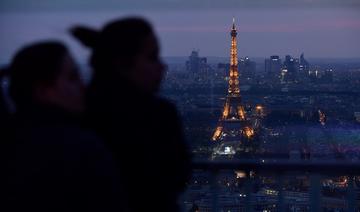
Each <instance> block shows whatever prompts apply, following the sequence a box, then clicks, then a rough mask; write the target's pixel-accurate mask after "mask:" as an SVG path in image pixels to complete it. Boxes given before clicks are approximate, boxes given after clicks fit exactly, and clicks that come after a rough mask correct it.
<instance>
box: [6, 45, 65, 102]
mask: <svg viewBox="0 0 360 212" xmlns="http://www.w3.org/2000/svg"><path fill="white" fill-rule="evenodd" d="M67 53H68V50H67V48H66V47H65V46H64V45H63V44H62V43H61V42H57V41H47V42H39V43H35V44H31V45H29V46H26V47H24V48H22V49H21V50H20V51H18V52H17V53H16V55H15V57H14V59H13V60H12V62H11V64H10V67H9V75H10V87H9V93H10V96H11V97H12V99H13V100H14V102H15V104H16V106H17V107H22V106H26V105H28V104H30V103H31V102H32V98H33V94H34V90H35V88H37V87H38V86H39V85H50V84H51V83H53V82H54V80H55V79H56V78H57V77H58V75H59V73H60V70H61V67H60V66H61V63H62V61H63V59H64V57H65V55H66V54H67Z"/></svg>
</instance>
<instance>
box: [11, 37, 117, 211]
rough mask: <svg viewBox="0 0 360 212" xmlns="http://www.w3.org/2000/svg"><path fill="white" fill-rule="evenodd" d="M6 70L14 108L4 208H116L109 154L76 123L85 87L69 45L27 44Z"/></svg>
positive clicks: (93, 209)
mask: <svg viewBox="0 0 360 212" xmlns="http://www.w3.org/2000/svg"><path fill="white" fill-rule="evenodd" d="M9 70H10V71H9V73H10V81H11V84H10V88H9V92H10V96H11V97H12V99H13V101H14V102H15V105H16V114H15V117H14V119H13V128H12V129H13V132H12V133H13V134H12V140H11V142H12V148H13V149H14V150H15V151H14V153H15V154H14V155H12V156H11V158H10V165H11V166H10V167H9V168H10V170H9V174H10V176H11V177H10V179H9V187H10V188H9V190H10V193H9V194H7V198H9V199H10V200H9V202H8V203H10V204H9V205H10V206H11V208H9V209H8V210H14V211H119V206H120V205H121V201H119V199H120V198H121V196H120V193H119V191H120V189H119V187H118V183H117V181H118V177H117V174H116V171H115V166H114V165H113V161H112V158H111V153H110V152H109V151H107V150H106V149H105V147H104V145H103V144H102V143H101V140H100V139H99V138H98V137H96V136H95V134H94V133H91V132H90V131H86V130H84V129H82V128H81V116H80V114H81V112H82V111H83V109H84V94H85V92H84V88H83V85H82V82H81V80H80V77H79V73H78V70H77V67H76V65H75V63H74V61H73V59H72V57H71V55H70V54H69V52H68V50H67V48H66V47H65V46H64V45H63V44H61V43H59V42H55V41H49V42H41V43H36V44H32V45H29V46H26V47H25V48H23V49H21V50H20V51H19V52H18V53H17V54H16V55H15V57H14V58H13V60H12V62H11V65H10V67H9ZM115 200H116V202H115Z"/></svg>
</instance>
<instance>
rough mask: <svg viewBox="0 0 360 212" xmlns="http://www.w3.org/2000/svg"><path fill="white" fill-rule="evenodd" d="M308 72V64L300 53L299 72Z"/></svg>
mask: <svg viewBox="0 0 360 212" xmlns="http://www.w3.org/2000/svg"><path fill="white" fill-rule="evenodd" d="M309 70H310V64H309V62H308V61H307V60H305V58H304V53H302V54H301V55H300V63H299V72H300V73H306V74H307V73H308V72H309Z"/></svg>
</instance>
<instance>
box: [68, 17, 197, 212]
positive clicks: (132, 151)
mask: <svg viewBox="0 0 360 212" xmlns="http://www.w3.org/2000/svg"><path fill="white" fill-rule="evenodd" d="M72 33H73V35H75V37H77V38H78V39H79V40H81V41H82V43H83V44H85V45H86V46H88V47H90V48H91V49H92V55H91V58H90V65H91V66H92V68H93V70H94V76H93V80H92V82H91V85H90V88H89V91H88V98H87V104H88V105H87V106H88V115H89V118H90V123H91V124H92V127H93V128H94V129H95V130H96V131H97V132H98V133H99V134H100V135H101V136H102V137H103V138H105V140H106V142H107V144H108V145H109V146H110V147H111V149H112V150H113V152H114V154H115V155H116V157H117V158H118V163H119V167H120V170H121V175H122V180H123V182H124V185H125V187H126V191H127V195H128V199H129V200H128V201H129V205H130V207H131V210H132V211H177V210H178V205H177V197H178V195H179V193H180V192H182V191H183V189H184V187H185V182H186V180H187V177H188V176H189V160H190V159H189V155H188V152H187V147H186V145H185V142H184V140H183V134H182V129H181V124H180V120H179V118H178V114H177V111H176V108H175V107H174V106H173V105H172V104H170V103H169V102H167V101H165V100H164V99H161V98H159V97H157V96H156V92H157V91H158V89H159V87H160V83H161V80H162V77H163V74H164V65H163V63H162V62H161V60H160V58H159V46H158V41H157V39H156V36H155V34H154V32H153V30H152V27H151V26H150V24H149V23H148V22H146V21H145V20H143V19H140V18H126V19H121V20H116V21H113V22H110V23H108V24H107V25H106V26H105V27H104V28H103V29H102V30H101V31H99V32H97V31H95V30H92V29H88V28H85V27H75V28H73V30H72Z"/></svg>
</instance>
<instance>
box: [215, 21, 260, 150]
mask: <svg viewBox="0 0 360 212" xmlns="http://www.w3.org/2000/svg"><path fill="white" fill-rule="evenodd" d="M230 34H231V51H230V73H229V75H230V76H229V89H228V93H227V96H226V99H225V104H224V107H223V110H222V114H221V116H220V119H219V121H218V124H217V127H216V129H215V132H214V134H213V136H212V141H213V142H217V145H216V147H215V148H214V152H213V155H214V154H215V155H235V154H237V153H239V151H241V152H242V151H244V152H248V151H251V150H250V147H251V141H252V139H253V138H254V136H255V131H254V128H253V127H252V123H251V117H250V116H248V115H247V113H246V111H245V109H244V108H245V107H244V105H243V104H242V101H241V94H240V86H239V71H238V57H237V42H236V36H237V31H236V27H235V20H234V19H233V24H232V28H231V33H230Z"/></svg>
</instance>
